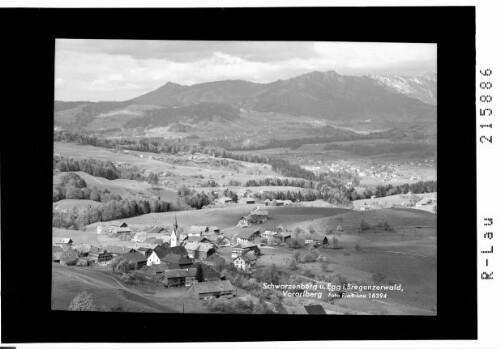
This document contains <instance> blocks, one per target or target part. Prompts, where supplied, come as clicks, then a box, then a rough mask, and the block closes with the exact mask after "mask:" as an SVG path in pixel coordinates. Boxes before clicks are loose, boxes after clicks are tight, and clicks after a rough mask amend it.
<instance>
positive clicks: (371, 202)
mask: <svg viewBox="0 0 500 349" xmlns="http://www.w3.org/2000/svg"><path fill="white" fill-rule="evenodd" d="M412 196H417V197H419V198H421V201H419V202H418V203H417V204H421V203H424V202H427V200H429V199H437V193H425V194H412ZM408 201H409V198H408V195H390V196H385V197H382V198H374V199H364V200H354V201H353V202H352V203H353V205H354V209H360V208H361V207H367V208H383V207H386V208H388V207H393V206H398V205H403V204H405V203H407V202H408ZM434 205H437V201H432V202H431V203H429V204H425V205H419V206H415V207H411V208H412V209H416V210H422V211H427V212H432V210H433V207H434Z"/></svg>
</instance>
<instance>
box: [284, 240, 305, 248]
mask: <svg viewBox="0 0 500 349" xmlns="http://www.w3.org/2000/svg"><path fill="white" fill-rule="evenodd" d="M287 244H288V246H289V247H290V248H302V247H304V246H305V243H304V241H303V240H301V239H296V238H290V239H288V241H287Z"/></svg>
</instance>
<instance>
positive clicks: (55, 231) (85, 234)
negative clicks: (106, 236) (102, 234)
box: [52, 228, 101, 246]
mask: <svg viewBox="0 0 500 349" xmlns="http://www.w3.org/2000/svg"><path fill="white" fill-rule="evenodd" d="M60 238H70V239H72V240H73V245H74V246H76V245H79V244H81V243H83V244H91V245H93V246H100V245H101V244H100V242H99V240H98V239H97V233H96V231H95V230H94V231H81V230H69V229H60V228H52V240H55V239H60Z"/></svg>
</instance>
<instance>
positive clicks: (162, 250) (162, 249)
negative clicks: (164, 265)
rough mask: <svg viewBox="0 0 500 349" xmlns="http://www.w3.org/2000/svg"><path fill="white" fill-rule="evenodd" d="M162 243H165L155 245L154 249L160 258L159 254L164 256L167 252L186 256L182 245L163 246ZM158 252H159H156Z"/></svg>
mask: <svg viewBox="0 0 500 349" xmlns="http://www.w3.org/2000/svg"><path fill="white" fill-rule="evenodd" d="M164 245H165V244H163V245H159V246H156V247H155V249H154V251H155V252H156V254H157V255H158V257H159V258H161V257H160V254H161V255H162V256H166V255H168V254H180V255H182V256H187V254H188V253H187V251H186V249H185V248H184V246H174V247H164ZM158 252H159V253H160V254H158Z"/></svg>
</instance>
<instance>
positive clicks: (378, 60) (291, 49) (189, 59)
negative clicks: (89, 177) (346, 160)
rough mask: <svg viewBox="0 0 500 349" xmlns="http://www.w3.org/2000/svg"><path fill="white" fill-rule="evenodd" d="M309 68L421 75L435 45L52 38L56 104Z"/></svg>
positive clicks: (267, 78)
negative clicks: (63, 101) (54, 57)
mask: <svg viewBox="0 0 500 349" xmlns="http://www.w3.org/2000/svg"><path fill="white" fill-rule="evenodd" d="M314 70H318V71H328V70H336V71H337V72H338V73H340V74H344V75H362V74H367V73H396V74H407V75H408V74H410V75H419V74H423V73H425V72H427V71H429V70H433V71H435V70H436V45H432V44H394V43H336V42H292V43H288V42H200V41H196V42H187V41H184V42H162V41H144V42H143V41H130V40H126V41H124V40H57V42H56V68H55V77H56V81H55V87H56V99H63V100H125V99H130V98H133V97H136V96H138V95H140V94H143V93H146V92H149V91H151V90H154V89H156V88H158V87H160V86H161V85H163V84H165V83H166V82H168V81H171V82H175V83H179V84H183V85H192V84H197V83H202V82H208V81H217V80H227V79H242V80H247V81H253V82H260V83H266V82H272V81H275V80H278V79H288V78H290V77H293V76H296V75H300V74H303V73H306V72H310V71H314ZM63 86H64V88H63Z"/></svg>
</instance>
